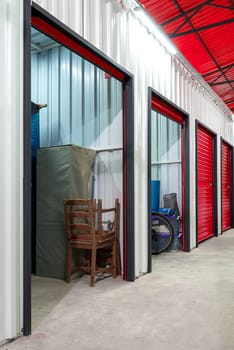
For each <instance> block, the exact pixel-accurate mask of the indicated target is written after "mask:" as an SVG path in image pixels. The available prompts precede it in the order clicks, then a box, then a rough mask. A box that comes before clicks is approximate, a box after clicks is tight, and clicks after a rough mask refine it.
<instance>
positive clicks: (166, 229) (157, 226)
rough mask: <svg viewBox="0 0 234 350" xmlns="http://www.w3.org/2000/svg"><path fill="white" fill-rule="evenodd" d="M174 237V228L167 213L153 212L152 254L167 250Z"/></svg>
mask: <svg viewBox="0 0 234 350" xmlns="http://www.w3.org/2000/svg"><path fill="white" fill-rule="evenodd" d="M173 238H174V228H173V226H172V225H171V223H170V221H169V220H168V219H167V218H166V217H165V215H162V214H159V213H152V254H160V253H162V252H164V251H166V250H167V249H168V248H169V247H170V245H171V243H172V241H173Z"/></svg>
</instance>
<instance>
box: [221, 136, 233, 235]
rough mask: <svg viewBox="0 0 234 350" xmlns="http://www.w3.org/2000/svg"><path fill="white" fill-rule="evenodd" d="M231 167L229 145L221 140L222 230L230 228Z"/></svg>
mask: <svg viewBox="0 0 234 350" xmlns="http://www.w3.org/2000/svg"><path fill="white" fill-rule="evenodd" d="M231 169H232V153H231V147H230V146H229V145H228V144H227V143H226V142H224V141H222V231H225V230H228V229H230V228H231V226H232V225H231V207H232V200H231V198H232V189H231Z"/></svg>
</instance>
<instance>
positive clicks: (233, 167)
mask: <svg viewBox="0 0 234 350" xmlns="http://www.w3.org/2000/svg"><path fill="white" fill-rule="evenodd" d="M223 142H224V143H226V144H227V145H228V146H229V147H230V149H231V179H232V181H231V227H232V228H233V227H234V213H233V204H234V152H233V146H232V145H231V144H230V143H229V142H227V141H226V140H225V139H224V138H223V137H222V136H220V164H221V174H220V189H221V233H223V232H225V231H226V230H224V231H223V229H222V226H223V225H222V224H223V214H222V208H223V196H222V182H223V181H222V179H223V165H222V164H223V162H222V160H223V152H222V144H223Z"/></svg>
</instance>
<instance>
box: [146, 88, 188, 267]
mask: <svg viewBox="0 0 234 350" xmlns="http://www.w3.org/2000/svg"><path fill="white" fill-rule="evenodd" d="M152 213H159V215H158V216H155V215H152ZM148 215H149V216H148V218H149V228H148V230H149V231H148V232H149V236H148V237H149V253H148V257H149V258H148V268H149V271H151V269H152V252H155V251H157V250H159V251H160V250H161V246H160V244H161V243H160V242H159V241H158V238H157V241H156V242H155V241H154V240H152V232H153V229H155V230H158V231H159V233H157V237H158V236H160V237H162V241H163V240H164V241H165V239H166V238H165V237H166V235H167V234H168V233H167V232H166V230H169V229H170V227H172V229H173V231H174V237H173V240H172V241H171V245H170V248H169V250H170V249H172V250H173V249H175V250H183V251H189V250H190V231H189V215H190V213H189V130H188V115H187V114H186V113H184V112H183V111H182V110H180V109H179V108H178V107H176V106H175V105H173V104H172V103H171V102H170V101H168V100H167V99H165V98H164V97H163V96H162V95H160V94H159V93H156V92H155V91H153V90H152V89H149V113H148ZM160 215H163V218H164V217H165V218H166V220H168V221H169V224H170V227H169V226H168V227H167V228H166V226H165V224H164V222H163V218H162V220H161V219H160ZM154 245H155V246H154Z"/></svg>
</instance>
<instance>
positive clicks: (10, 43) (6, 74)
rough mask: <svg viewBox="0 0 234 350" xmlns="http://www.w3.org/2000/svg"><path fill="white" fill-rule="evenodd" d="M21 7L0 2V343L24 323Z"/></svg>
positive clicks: (11, 0) (15, 1)
mask: <svg viewBox="0 0 234 350" xmlns="http://www.w3.org/2000/svg"><path fill="white" fill-rule="evenodd" d="M22 7H23V2H22V1H18V0H1V1H0V32H1V35H0V46H1V55H0V77H1V79H0V111H1V117H0V164H1V171H0V344H1V342H3V341H4V340H5V339H7V338H8V339H9V338H13V337H15V336H16V335H17V334H20V332H21V327H22V280H23V274H22V270H23V268H22V242H23V228H22V222H23V205H22V198H23V196H22V192H23V146H22V140H23V96H22V91H23V74H22V73H23V59H22V58H23V8H22ZM16 57H17V59H16Z"/></svg>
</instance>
